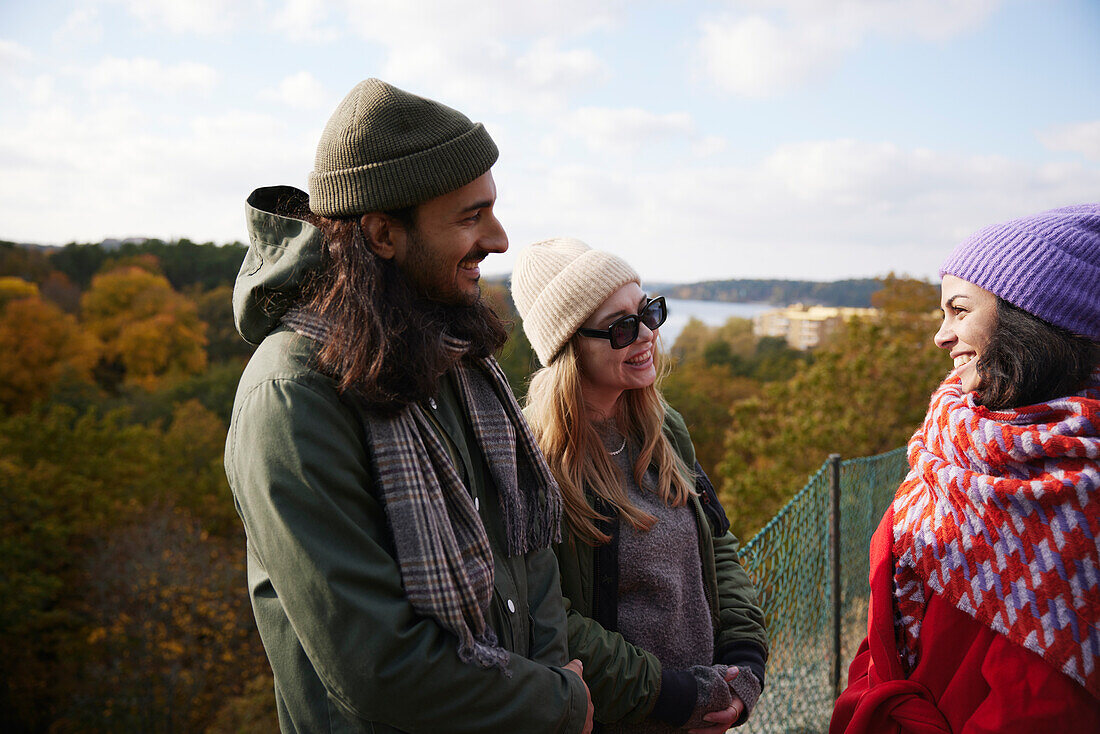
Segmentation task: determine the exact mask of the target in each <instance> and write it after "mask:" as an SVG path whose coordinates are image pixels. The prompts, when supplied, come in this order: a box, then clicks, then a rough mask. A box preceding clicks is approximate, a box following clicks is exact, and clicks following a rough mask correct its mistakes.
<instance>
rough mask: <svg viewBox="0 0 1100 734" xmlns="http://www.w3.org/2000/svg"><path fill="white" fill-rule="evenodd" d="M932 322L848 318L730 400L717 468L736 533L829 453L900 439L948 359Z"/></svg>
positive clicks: (885, 446)
mask: <svg viewBox="0 0 1100 734" xmlns="http://www.w3.org/2000/svg"><path fill="white" fill-rule="evenodd" d="M934 331H935V322H934V320H932V319H930V318H929V317H927V316H925V315H919V314H905V313H895V314H888V315H886V316H884V317H883V318H882V319H881V320H878V321H873V322H872V321H861V320H853V321H851V322H849V323H848V324H847V325H846V327H845V328H844V330H843V331H842V332H840V333H839V334H838V336H837V338H836V339H835V340H833V341H832V342H831V343H829V344H827V345H825V346H823V347H822V348H820V349H819V350H818V351H817V352H816V353H815V358H814V361H813V363H812V364H808V365H803V366H802V367H801V368H800V369H799V370H798V372H797V373H796V374H795V375H794V376H793V377H792V378H791V379H789V380H786V381H781V382H773V383H771V384H769V385H767V386H766V387H765V388H764V390H763V391H762V392H761V394H760V395H759V396H757V397H755V398H752V399H749V400H746V401H744V402H742V403H740V404H738V405H736V406H734V408H733V410H732V411H731V414H730V427H729V432H728V434H727V440H726V445H725V449H726V451H725V459H724V461H723V462H722V463H721V465H720V467H719V471H718V473H719V476H720V477H721V490H722V493H723V499H724V502H725V507H726V511H727V513H728V514H729V515H730V517H731V520H732V521H733V522H734V524H735V526H736V528H737V530H738V531H739V533H740V534H741V536H742V537H749V536H750V535H751V534H752V533H754V532H755V531H756V530H758V529H759V528H760V527H761V526H762V525H763V524H764V522H766V521H767V519H768V518H770V517H771V516H772V515H774V514H775V512H776V511H778V510H779V508H780V507H782V506H783V504H785V503H786V501H787V500H788V499H790V497H791V496H792V495H793V494H794V492H795V491H796V490H797V489H798V487H799V486H801V484H802V483H803V482H804V481H805V480H806V477H807V476H809V474H810V473H811V472H813V471H814V470H815V469H817V468H818V467H819V466H820V465H821V463H822V462H823V461H824V460H825V458H826V457H827V456H828V455H829V454H830V453H839V454H841V455H842V456H844V457H849V458H850V457H856V456H866V455H870V454H877V453H881V452H883V451H887V450H889V449H892V448H896V447H898V446H901V445H902V444H904V443H905V442H906V441H907V440H908V438H909V436H910V435H911V434H912V433H913V431H914V430H915V429H916V428H917V426H918V425H919V424H920V421H921V419H922V417H923V415H924V411H925V409H926V408H927V406H928V396H929V395H930V394H931V392H932V390H933V389H934V388H935V386H936V385H937V384H938V383H939V381H940V380H941V379H942V378H943V376H944V375H945V373H946V371H947V368H948V364H947V362H946V360H945V358H944V355H943V353H942V352H940V350H938V349H937V348H936V347H935V345H934V344H933V343H932V333H933V332H934Z"/></svg>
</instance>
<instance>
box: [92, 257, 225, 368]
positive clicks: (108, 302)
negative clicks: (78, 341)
mask: <svg viewBox="0 0 1100 734" xmlns="http://www.w3.org/2000/svg"><path fill="white" fill-rule="evenodd" d="M81 308H82V311H83V317H84V323H85V324H86V325H87V327H88V328H89V330H91V332H92V333H93V334H95V335H96V336H98V337H99V338H100V340H102V342H103V344H104V356H105V358H106V359H107V360H108V361H109V362H112V363H114V364H115V365H117V366H118V367H119V368H120V369H121V372H122V374H123V379H124V380H125V382H127V383H129V384H135V385H138V386H141V387H144V388H147V389H152V388H155V387H156V386H157V385H159V384H160V383H161V382H162V381H163V379H164V378H166V377H169V376H178V375H186V374H197V373H199V372H202V371H203V369H205V367H206V352H205V351H204V349H203V348H204V346H205V344H206V335H205V326H204V324H203V323H202V321H201V320H200V319H199V317H198V312H197V309H196V307H195V304H194V302H192V301H191V300H189V299H187V298H186V297H184V296H182V295H180V294H179V293H177V292H176V291H174V290H173V289H172V286H171V285H170V284H169V282H168V280H167V279H166V278H165V277H164V276H161V275H156V274H155V273H151V272H149V271H148V270H146V269H144V268H142V267H137V266H134V265H130V266H126V267H123V268H121V269H118V270H110V271H108V272H105V273H102V274H100V275H97V276H96V277H95V278H93V279H92V285H91V288H90V289H89V290H88V291H87V292H86V293H85V294H84V297H83V299H82V300H81Z"/></svg>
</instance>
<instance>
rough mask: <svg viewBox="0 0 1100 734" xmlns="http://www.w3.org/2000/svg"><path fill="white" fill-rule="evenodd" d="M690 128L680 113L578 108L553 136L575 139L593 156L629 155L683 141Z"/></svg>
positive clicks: (689, 119) (565, 118)
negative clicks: (649, 147) (600, 154)
mask: <svg viewBox="0 0 1100 734" xmlns="http://www.w3.org/2000/svg"><path fill="white" fill-rule="evenodd" d="M694 128H695V126H694V124H693V122H692V120H691V116H690V115H688V114H687V113H684V112H672V113H668V114H663V115H661V114H656V113H653V112H649V111H647V110H643V109H639V108H637V107H631V108H626V109H612V108H607V107H582V108H580V109H577V110H574V111H572V112H570V113H568V114H566V115H565V116H564V117H563V118H562V119H561V122H560V124H559V126H558V130H559V132H558V133H557V135H558V136H560V137H568V138H575V139H578V140H580V141H581V142H582V143H583V144H584V145H585V146H586V147H587V148H588V149H589V150H590V151H592V152H595V153H600V152H607V153H612V154H632V153H635V152H637V151H639V150H641V149H642V148H644V147H647V146H653V145H655V144H656V145H667V144H668V143H669V142H670V141H675V140H676V139H680V140H687V139H688V138H690V137H691V136H692V134H693V132H694Z"/></svg>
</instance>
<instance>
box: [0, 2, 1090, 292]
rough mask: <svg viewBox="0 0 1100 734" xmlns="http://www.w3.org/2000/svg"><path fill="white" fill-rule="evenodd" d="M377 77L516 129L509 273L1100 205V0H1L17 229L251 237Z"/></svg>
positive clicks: (918, 270) (663, 262) (919, 236)
mask: <svg viewBox="0 0 1100 734" xmlns="http://www.w3.org/2000/svg"><path fill="white" fill-rule="evenodd" d="M372 76H373V77H378V78H381V79H384V80H386V81H388V82H390V83H392V84H395V85H396V86H398V87H401V88H403V89H406V90H408V91H410V92H414V93H416V94H420V95H422V96H426V97H431V98H433V99H436V100H438V101H440V102H443V103H445V104H447V105H449V106H451V107H454V108H456V109H458V110H460V111H462V112H463V113H464V114H466V115H467V116H468V117H470V118H471V119H473V120H474V121H480V122H483V123H484V124H485V125H486V127H487V128H488V130H489V132H490V133H491V134H492V136H493V138H494V139H495V140H496V142H497V144H498V147H499V148H500V151H501V154H500V159H499V160H498V162H497V164H496V165H495V166H494V167H493V170H492V173H493V177H494V178H495V180H496V184H497V189H498V195H499V199H498V203H497V207H496V210H497V215H498V217H499V218H500V220H501V221H502V223H503V224H504V227H505V229H506V230H507V232H508V235H509V238H510V242H511V247H510V249H509V251H508V252H507V253H505V254H503V255H494V256H492V257H490V258H489V259H488V260H486V261H485V262H484V263H483V266H482V272H483V273H484V274H486V275H502V274H505V273H508V272H510V271H511V269H512V264H513V263H514V259H515V254H516V252H518V251H519V250H520V249H522V248H523V246H524V245H526V244H529V243H531V242H535V241H537V240H540V239H545V238H547V237H554V236H573V237H579V238H581V239H583V240H585V241H586V242H588V243H589V244H590V245H592V246H593V247H596V248H599V249H604V250H610V251H612V252H615V253H617V254H619V255H621V256H623V257H624V258H626V259H627V260H628V261H629V262H630V263H631V264H632V265H634V267H635V268H636V269H637V270H638V271H639V272H640V273H641V274H642V277H643V279H645V280H648V281H659V282H695V281H702V280H720V279H730V278H795V279H810V280H833V279H840V278H854V277H875V276H881V275H885V274H886V273H888V272H895V273H898V274H905V275H910V276H914V277H920V278H928V279H933V278H935V277H936V270H937V268H938V266H939V263H940V262H941V261H942V260H943V258H944V257H945V256H946V255H947V253H948V252H949V251H950V250H951V248H952V247H953V246H954V245H955V244H956V243H957V242H959V241H960V240H961V239H963V238H965V237H966V236H967V235H968V234H970V233H971V232H973V231H975V230H976V229H978V228H980V227H982V226H984V225H987V224H990V223H993V222H998V221H1003V220H1006V219H1011V218H1015V217H1017V216H1023V215H1026V214H1031V213H1034V212H1038V211H1042V210H1044V209H1049V208H1052V207H1056V206H1063V205H1067V204H1074V203H1081V202H1086V201H1100V1H1098V0H770V1H767V2H765V1H764V0H698V1H693V0H682V1H668V2H656V1H654V2H648V1H646V0H555V1H554V2H540V1H537V0H530V1H528V2H518V1H517V0H480V2H469V1H468V0H466V1H464V2H453V1H450V0H394V1H391V2H379V1H372V0H360V1H355V0H334V1H330V2H325V1H323V0H69V1H68V2H66V1H63V0H37V1H34V2H29V1H24V0H20V1H18V2H16V1H13V0H0V239H3V240H9V241H16V242H32V243H39V244H65V243H67V242H73V241H76V242H98V241H100V240H102V239H105V238H125V237H141V236H147V237H158V238H161V239H176V238H183V237H186V238H189V239H191V240H193V241H196V242H207V241H213V242H217V243H219V244H221V243H226V242H233V241H245V240H246V236H247V235H246V234H245V231H244V201H245V199H246V198H247V196H248V194H249V193H250V192H251V191H252V190H253V189H255V188H258V187H261V186H268V185H275V184H289V185H293V186H297V187H299V188H302V189H305V188H306V185H307V184H306V182H307V176H308V174H309V171H310V170H311V168H312V166H313V157H314V152H315V150H316V144H317V141H318V139H319V137H320V133H321V130H322V129H323V128H324V125H325V122H326V121H327V120H328V117H329V115H330V114H331V113H332V111H333V110H334V109H335V107H336V105H337V104H338V103H339V101H340V100H341V99H342V98H343V97H344V95H345V94H346V93H347V92H348V91H349V90H350V89H351V88H352V87H353V86H354V85H355V84H356V83H357V82H359V81H360V80H362V79H365V78H367V77H372Z"/></svg>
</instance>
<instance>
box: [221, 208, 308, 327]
mask: <svg viewBox="0 0 1100 734" xmlns="http://www.w3.org/2000/svg"><path fill="white" fill-rule="evenodd" d="M296 200H301V201H302V202H303V203H304V204H306V205H308V202H309V196H308V195H307V194H306V193H305V192H304V191H300V190H298V189H296V188H294V187H292V186H268V187H265V188H262V189H256V190H255V191H253V192H252V195H251V196H249V197H248V201H247V202H246V204H245V218H246V219H247V224H248V252H247V253H246V254H245V256H244V262H243V263H241V270H240V272H239V273H237V281H236V283H235V284H234V285H233V323H234V324H236V326H237V331H238V332H239V333H240V335H241V336H243V337H244V339H245V341H247V342H248V343H249V344H259V343H260V342H261V341H263V339H264V337H265V336H267V335H268V334H269V333H270V332H271V331H272V330H273V329H275V328H276V327H277V326H278V325H279V321H280V319H282V317H283V314H284V313H286V311H287V309H288V308H290V307H291V306H292V305H294V302H295V301H296V300H297V298H298V295H299V293H300V292H301V289H302V284H303V283H304V282H305V281H306V279H307V278H309V277H310V275H311V274H312V273H313V272H314V271H315V270H316V269H317V268H318V267H320V264H321V252H322V243H323V240H324V238H323V236H322V234H321V230H319V229H317V228H316V227H314V226H313V225H312V224H309V223H308V222H305V221H303V220H301V219H295V218H294V217H288V216H283V215H280V214H276V213H275V212H276V211H277V210H282V209H284V208H285V205H286V203H287V202H292V201H296Z"/></svg>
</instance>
